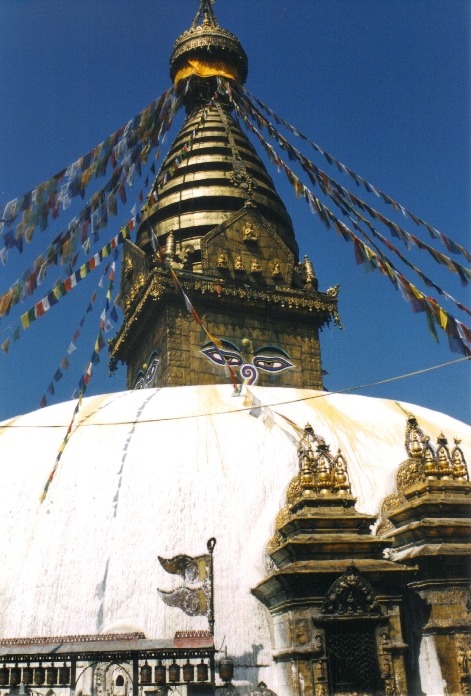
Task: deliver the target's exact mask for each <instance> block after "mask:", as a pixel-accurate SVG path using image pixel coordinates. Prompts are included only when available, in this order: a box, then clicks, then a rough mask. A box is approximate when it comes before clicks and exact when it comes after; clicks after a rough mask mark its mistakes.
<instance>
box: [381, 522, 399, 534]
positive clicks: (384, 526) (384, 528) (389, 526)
mask: <svg viewBox="0 0 471 696" xmlns="http://www.w3.org/2000/svg"><path fill="white" fill-rule="evenodd" d="M393 529H396V527H395V526H394V525H393V523H392V522H391V520H383V521H382V522H380V523H379V524H378V526H377V528H376V536H383V534H387V533H388V532H391V531H392V530H393Z"/></svg>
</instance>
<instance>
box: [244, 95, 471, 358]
mask: <svg viewBox="0 0 471 696" xmlns="http://www.w3.org/2000/svg"><path fill="white" fill-rule="evenodd" d="M234 104H235V106H236V111H237V113H238V114H239V113H240V111H239V110H238V109H237V104H236V103H235V101H234ZM242 118H243V117H242ZM244 122H245V121H244ZM250 125H251V124H250ZM251 128H252V129H253V126H252V125H251ZM255 130H256V129H254V131H255ZM261 142H264V143H265V146H266V148H267V149H270V150H271V151H272V153H273V157H274V155H275V153H274V151H273V148H271V146H270V145H269V144H268V143H267V142H266V141H265V139H264V138H263V136H261ZM270 159H272V158H270ZM276 162H277V165H278V166H279V167H280V168H281V169H283V171H284V172H285V174H286V176H287V178H288V181H289V182H290V183H291V184H292V186H293V188H294V190H295V193H296V196H297V197H298V198H299V197H304V199H305V200H306V201H307V203H308V204H309V206H310V209H311V212H312V213H313V214H315V215H318V216H319V218H320V219H321V221H322V222H323V224H324V226H325V227H326V228H327V229H331V227H332V226H333V227H334V228H335V229H336V231H337V232H338V233H339V234H340V235H341V236H342V237H343V239H345V241H352V242H353V247H354V253H355V258H356V262H357V263H358V264H363V265H364V266H365V269H366V270H367V271H373V270H376V269H378V270H380V272H381V273H382V274H383V275H385V276H387V277H388V278H389V279H390V281H391V282H392V283H393V285H394V287H395V288H396V289H399V290H401V293H402V295H403V297H404V299H405V300H406V301H409V302H411V304H412V308H413V311H425V312H426V313H427V321H428V325H429V329H430V332H431V334H432V336H433V337H434V339H435V338H438V337H437V335H436V332H435V330H434V328H433V330H432V329H431V319H435V320H436V322H437V324H438V325H439V326H440V328H441V329H442V330H443V331H445V333H446V334H447V336H448V339H449V345H450V349H451V350H453V351H454V352H456V351H458V352H460V353H463V354H464V355H471V349H470V348H469V347H468V346H467V345H466V343H465V341H466V342H469V343H471V340H470V341H468V337H470V338H471V329H469V327H467V326H466V325H465V324H463V323H462V322H460V321H458V320H457V319H455V317H453V316H452V315H451V314H449V313H448V312H446V310H445V309H443V307H441V306H440V305H438V304H437V303H435V304H436V306H437V307H439V312H438V314H437V312H435V314H434V310H433V309H432V307H431V305H430V303H429V299H430V298H428V297H426V296H425V295H424V294H423V293H421V292H420V291H419V290H418V289H417V288H415V286H413V285H412V284H411V283H409V281H407V280H406V279H405V278H404V276H402V275H401V274H399V273H398V272H397V271H396V270H395V269H394V267H393V265H392V264H391V263H390V262H389V261H388V260H387V259H386V257H385V256H384V254H382V253H379V254H376V253H375V252H374V251H373V250H372V249H370V248H369V247H368V246H367V245H366V244H364V243H363V242H362V241H361V240H360V239H359V238H358V237H357V236H356V235H355V234H354V233H353V232H352V231H351V230H350V229H349V228H348V227H347V225H345V223H343V222H341V221H340V220H338V218H337V217H336V216H335V215H334V214H333V213H332V211H331V210H330V209H329V208H327V206H325V205H324V204H323V203H321V201H320V200H319V199H318V198H317V197H316V196H314V194H313V193H312V191H310V190H309V189H308V188H307V186H305V185H304V184H303V183H302V182H301V181H300V180H299V178H298V177H297V176H296V175H295V174H294V173H293V172H292V171H291V169H290V168H289V167H288V166H287V165H286V163H285V162H284V161H283V160H281V159H280V158H279V157H278V155H276ZM437 287H438V286H437ZM447 297H448V298H450V297H451V296H449V295H448V294H447ZM422 307H423V309H422ZM437 316H438V320H437Z"/></svg>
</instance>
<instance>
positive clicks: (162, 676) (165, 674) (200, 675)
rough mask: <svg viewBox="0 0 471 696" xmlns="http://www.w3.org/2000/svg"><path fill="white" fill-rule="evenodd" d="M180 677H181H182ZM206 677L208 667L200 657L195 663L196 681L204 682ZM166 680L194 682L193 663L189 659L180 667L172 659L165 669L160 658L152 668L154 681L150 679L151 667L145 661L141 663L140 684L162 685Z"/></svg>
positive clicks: (173, 682)
mask: <svg viewBox="0 0 471 696" xmlns="http://www.w3.org/2000/svg"><path fill="white" fill-rule="evenodd" d="M181 677H183V679H182V678H181ZM208 679H209V667H208V665H207V664H206V662H204V660H203V659H201V662H200V663H199V664H197V665H196V681H197V682H206V681H208ZM167 681H168V683H170V684H176V683H181V682H182V681H183V682H186V683H190V682H194V681H195V665H192V664H191V662H190V660H187V661H186V662H185V664H184V665H183V667H180V665H179V664H177V663H176V662H175V660H174V661H173V662H172V664H171V665H169V666H168V669H167V667H166V666H165V665H164V664H162V660H159V663H158V665H156V666H155V668H154V681H152V667H151V666H150V665H148V664H147V661H146V663H145V665H142V667H141V675H140V684H142V685H143V686H144V685H148V684H158V685H163V684H166V683H167Z"/></svg>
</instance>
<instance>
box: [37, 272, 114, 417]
mask: <svg viewBox="0 0 471 696" xmlns="http://www.w3.org/2000/svg"><path fill="white" fill-rule="evenodd" d="M109 268H110V264H107V265H106V268H105V270H104V271H103V274H102V276H101V278H100V282H99V283H98V285H99V286H100V287H102V281H103V279H104V278H105V277H106V276H107V275H108V271H109ZM96 298H97V292H96V290H95V291H94V293H93V295H92V297H91V299H90V303H89V305H88V306H87V309H86V311H85V314H84V315H83V317H82V319H81V320H80V324H79V327H78V328H77V329H76V331H75V333H74V335H73V337H72V341H71V342H70V343H69V346H68V348H67V352H66V354H65V355H64V357H63V358H62V360H61V361H60V363H59V367H58V369H57V370H56V372H55V374H54V378H53V379H54V381H55V382H58V381H59V380H60V379H62V377H63V374H64V372H66V371H67V370H68V369H69V367H70V362H69V358H68V357H67V356H69V355H71V354H72V353H73V352H74V351H75V350H76V345H75V343H76V342H77V340H78V338H79V337H80V335H81V329H82V328H83V325H84V323H85V319H86V316H87V314H88V313H89V309H90V307H92V308H93V305H94V304H95V301H96ZM47 393H49V394H51V395H54V384H53V382H52V381H51V382H50V384H49V386H48V388H47ZM47 405H48V401H47V396H46V394H44V396H43V397H42V399H41V401H40V402H39V407H40V408H44V407H45V406H47Z"/></svg>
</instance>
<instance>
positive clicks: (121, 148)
mask: <svg viewBox="0 0 471 696" xmlns="http://www.w3.org/2000/svg"><path fill="white" fill-rule="evenodd" d="M182 82H184V81H182ZM186 86H187V85H186V84H185V83H184V84H182V85H180V84H179V85H177V86H172V87H171V88H170V89H168V90H167V91H166V92H164V94H162V95H161V96H160V97H159V98H158V99H157V100H155V101H154V102H153V103H152V104H150V105H149V106H148V107H147V108H146V109H144V110H143V111H142V112H140V113H139V114H138V115H137V116H136V117H134V118H133V119H131V121H129V122H128V123H127V124H126V125H125V126H123V127H122V128H120V129H119V130H118V131H116V132H115V133H113V134H112V135H110V136H109V137H108V138H107V139H106V140H105V141H103V142H102V143H101V144H100V145H98V146H96V147H95V148H94V149H93V150H91V151H90V152H89V153H87V154H86V155H84V156H83V157H81V158H80V159H79V160H77V161H76V162H74V163H73V164H71V165H69V167H67V169H64V170H62V171H61V172H59V173H58V174H56V175H54V176H53V177H52V178H51V179H49V180H48V181H46V182H43V183H42V184H40V185H39V186H37V187H36V188H35V189H33V190H32V191H29V192H28V193H26V194H24V195H23V196H22V197H21V198H16V199H14V200H12V201H9V202H8V203H7V204H6V206H5V208H4V210H3V213H2V217H1V220H0V234H1V235H2V236H3V237H4V242H5V246H7V247H8V248H10V247H12V246H17V243H16V240H15V239H14V237H12V235H10V234H8V233H7V237H5V234H3V233H4V226H5V225H6V226H7V227H9V226H11V225H13V223H14V222H15V221H16V219H17V217H18V215H19V213H22V221H21V222H20V223H19V225H18V227H17V238H20V237H23V236H24V237H25V238H26V240H27V241H31V239H32V236H33V232H34V229H35V227H37V226H39V227H40V229H43V230H44V229H46V227H47V224H48V222H47V221H48V217H49V214H50V213H51V214H52V216H53V217H54V216H55V217H57V215H58V214H59V209H60V206H61V205H62V207H63V208H64V209H66V208H67V207H68V205H70V201H71V198H72V197H74V196H75V195H81V196H82V197H83V196H84V192H85V188H86V186H87V185H88V183H89V182H90V180H91V178H92V177H93V176H95V177H98V176H104V175H105V173H106V168H107V165H108V162H109V161H110V162H111V164H112V166H113V167H116V163H117V162H118V161H121V160H122V161H123V163H126V162H128V163H129V157H130V154H131V152H132V151H133V149H134V148H135V147H136V145H137V144H138V143H139V145H140V147H141V148H144V149H147V148H149V150H150V147H151V145H150V144H151V143H152V141H153V140H154V138H155V137H158V134H159V133H160V132H162V122H163V121H165V120H166V119H167V117H168V115H169V113H171V111H172V108H173V105H174V102H175V100H177V99H178V98H179V97H180V99H181V96H182V94H183V92H184V91H185V88H186ZM158 128H160V130H158ZM125 168H126V167H125ZM66 178H67V179H68V180H67V182H66V183H65V184H63V185H62V186H61V188H60V190H59V184H60V183H61V182H62V181H64V179H66Z"/></svg>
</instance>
